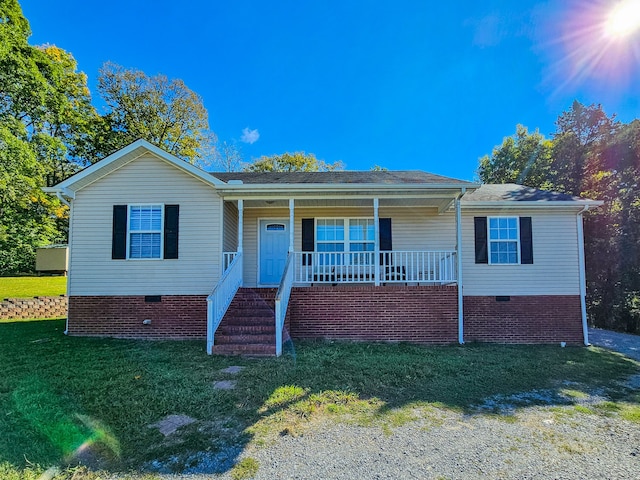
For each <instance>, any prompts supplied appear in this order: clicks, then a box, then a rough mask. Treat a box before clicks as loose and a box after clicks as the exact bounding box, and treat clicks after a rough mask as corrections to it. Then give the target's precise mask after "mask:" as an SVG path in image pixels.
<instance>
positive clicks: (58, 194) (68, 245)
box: [56, 190, 74, 335]
mask: <svg viewBox="0 0 640 480" xmlns="http://www.w3.org/2000/svg"><path fill="white" fill-rule="evenodd" d="M56 197H58V199H59V200H60V201H61V202H62V203H63V204H64V205H66V206H67V207H68V208H69V240H68V241H67V248H68V257H67V259H68V260H67V261H68V262H69V263H71V234H72V228H73V208H72V207H71V202H70V201H69V200H67V199H66V198H64V195H63V193H62V191H61V190H58V191H57V192H56ZM72 198H74V197H73V196H72V195H71V196H69V199H72ZM67 268H68V270H67V318H66V320H65V325H64V332H63V333H64V334H65V335H68V334H69V285H70V283H71V280H70V279H71V266H70V265H69V266H68V267H67Z"/></svg>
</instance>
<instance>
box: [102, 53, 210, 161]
mask: <svg viewBox="0 0 640 480" xmlns="http://www.w3.org/2000/svg"><path fill="white" fill-rule="evenodd" d="M98 91H99V92H100V94H101V95H102V98H103V100H104V101H105V103H106V104H107V106H108V108H109V109H110V110H109V111H108V113H107V114H106V115H105V116H104V117H103V119H102V124H101V125H98V126H97V128H98V129H99V134H98V135H97V137H96V139H95V143H94V148H95V156H96V157H97V158H100V157H103V156H106V155H108V154H110V153H112V152H114V151H115V150H118V149H119V148H122V147H124V146H126V145H128V144H130V143H132V142H134V141H135V140H137V139H139V138H144V139H145V140H148V141H149V142H151V143H153V144H154V145H157V146H158V147H160V148H163V149H164V150H166V151H168V152H169V153H172V154H174V155H176V156H178V157H181V158H183V159H185V160H188V161H189V162H191V163H194V162H196V161H198V160H201V159H203V156H204V155H203V151H206V150H207V142H208V141H210V139H211V136H210V134H209V133H210V132H209V123H208V115H207V110H206V109H205V108H204V105H203V103H202V98H201V97H200V96H199V95H197V94H196V93H194V92H193V91H192V90H190V89H189V88H188V87H187V86H186V85H185V84H184V82H183V81H182V80H171V81H170V80H169V79H168V78H167V77H166V76H165V75H156V76H153V77H149V76H147V75H146V74H145V73H144V72H142V71H140V70H135V69H125V68H124V67H121V66H120V65H116V64H115V63H111V62H107V63H105V64H104V65H103V66H102V68H101V69H100V76H99V78H98Z"/></svg>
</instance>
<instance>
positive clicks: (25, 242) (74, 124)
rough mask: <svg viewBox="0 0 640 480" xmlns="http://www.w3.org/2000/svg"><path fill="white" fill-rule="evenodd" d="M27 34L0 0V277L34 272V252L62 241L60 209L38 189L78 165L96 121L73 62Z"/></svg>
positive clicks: (11, 2)
mask: <svg viewBox="0 0 640 480" xmlns="http://www.w3.org/2000/svg"><path fill="white" fill-rule="evenodd" d="M30 35H31V30H30V27H29V22H28V21H27V19H26V18H25V17H24V15H23V14H22V10H21V8H20V5H19V3H18V2H17V1H16V0H0V273H16V272H27V271H32V270H33V268H34V262H35V248H36V247H38V246H40V245H43V244H46V243H50V242H51V241H56V240H60V239H61V238H60V237H63V236H64V233H65V232H64V223H65V220H64V219H65V215H66V211H65V208H64V207H63V206H61V205H60V202H59V201H58V200H57V199H52V198H49V197H47V196H46V195H44V194H43V193H42V191H41V189H40V188H41V187H42V186H44V185H45V184H46V182H47V180H49V181H51V182H53V181H59V180H62V179H64V178H65V177H66V176H68V175H70V174H71V173H73V172H74V171H75V170H76V169H77V168H78V166H77V163H76V161H75V160H76V158H78V157H79V156H81V155H83V149H84V148H85V146H86V144H87V142H88V139H89V138H90V136H91V128H90V125H91V122H92V121H93V120H94V119H95V118H96V115H95V111H94V109H93V107H92V106H91V102H90V97H89V90H88V89H87V86H86V77H85V75H84V74H82V73H79V72H77V71H76V68H77V65H76V62H75V60H74V59H73V57H72V56H71V55H70V54H69V53H67V52H65V51H64V50H62V49H59V48H57V47H55V46H50V45H45V46H41V47H34V46H31V45H29V43H28V39H29V36H30Z"/></svg>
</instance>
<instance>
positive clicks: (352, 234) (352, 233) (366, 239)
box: [349, 218, 375, 252]
mask: <svg viewBox="0 0 640 480" xmlns="http://www.w3.org/2000/svg"><path fill="white" fill-rule="evenodd" d="M374 248H375V228H374V225H373V219H371V218H365V219H353V218H352V219H351V220H349V251H351V252H373V250H374Z"/></svg>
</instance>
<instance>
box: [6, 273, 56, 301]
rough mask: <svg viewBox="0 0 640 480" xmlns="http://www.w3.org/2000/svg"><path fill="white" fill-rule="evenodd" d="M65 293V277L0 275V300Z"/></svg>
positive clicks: (52, 295) (54, 295) (53, 295)
mask: <svg viewBox="0 0 640 480" xmlns="http://www.w3.org/2000/svg"><path fill="white" fill-rule="evenodd" d="M65 293H67V277H63V276H42V277H0V300H2V299H4V298H32V297H57V296H59V295H64V294H65Z"/></svg>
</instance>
